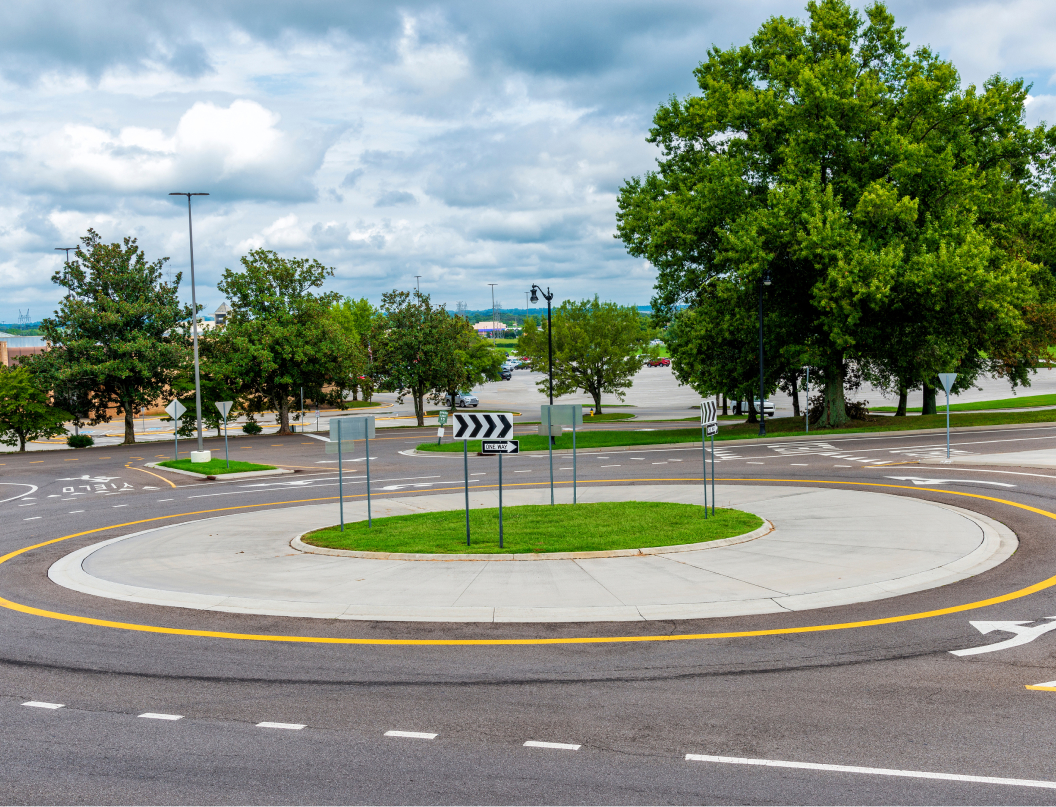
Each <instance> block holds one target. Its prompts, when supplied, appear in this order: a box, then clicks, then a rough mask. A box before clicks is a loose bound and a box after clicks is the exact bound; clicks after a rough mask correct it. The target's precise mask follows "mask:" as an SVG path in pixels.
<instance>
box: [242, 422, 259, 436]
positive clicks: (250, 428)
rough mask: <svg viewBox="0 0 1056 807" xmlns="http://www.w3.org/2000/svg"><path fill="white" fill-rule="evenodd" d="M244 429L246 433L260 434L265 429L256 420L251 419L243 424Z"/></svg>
mask: <svg viewBox="0 0 1056 807" xmlns="http://www.w3.org/2000/svg"><path fill="white" fill-rule="evenodd" d="M242 431H244V432H245V433H246V434H260V433H261V432H262V431H264V429H262V428H261V426H260V424H259V423H257V421H255V420H250V421H248V422H246V423H243V424H242Z"/></svg>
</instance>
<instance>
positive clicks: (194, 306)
mask: <svg viewBox="0 0 1056 807" xmlns="http://www.w3.org/2000/svg"><path fill="white" fill-rule="evenodd" d="M208 195H209V194H208V193H184V192H179V191H178V192H175V193H170V194H169V196H186V197H187V236H188V239H189V240H190V245H191V334H192V338H193V340H194V410H195V416H196V417H197V419H198V450H199V451H203V450H204V449H203V448H202V379H201V373H200V371H199V367H198V301H197V299H196V298H195V295H194V227H193V226H192V225H191V197H192V196H208ZM176 426H177V429H178V428H179V423H177V424H176Z"/></svg>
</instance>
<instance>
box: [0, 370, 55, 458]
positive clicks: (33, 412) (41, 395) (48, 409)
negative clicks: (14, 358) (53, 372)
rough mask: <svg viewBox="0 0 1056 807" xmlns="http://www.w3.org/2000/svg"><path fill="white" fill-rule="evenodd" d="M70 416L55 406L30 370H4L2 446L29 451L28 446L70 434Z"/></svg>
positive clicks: (0, 386) (0, 412)
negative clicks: (68, 425) (47, 438)
mask: <svg viewBox="0 0 1056 807" xmlns="http://www.w3.org/2000/svg"><path fill="white" fill-rule="evenodd" d="M69 419H70V415H69V414H67V413H66V412H65V411H63V410H62V409H59V408H58V407H56V406H53V405H52V403H51V400H50V396H49V394H48V392H47V390H46V389H45V388H44V386H43V384H42V383H41V379H38V378H37V377H36V376H35V375H34V373H33V372H32V371H31V370H30V369H29V367H11V368H7V367H2V366H0V443H4V444H5V445H9V446H14V445H17V446H18V450H19V451H25V450H26V443H27V442H28V441H30V440H39V439H40V438H42V437H55V436H57V435H60V434H65V433H66V427H65V426H64V425H63V424H65V422H66V421H67V420H69Z"/></svg>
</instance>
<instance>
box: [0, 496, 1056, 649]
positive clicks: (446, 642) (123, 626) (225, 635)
mask: <svg viewBox="0 0 1056 807" xmlns="http://www.w3.org/2000/svg"><path fill="white" fill-rule="evenodd" d="M691 481H697V482H699V481H700V479H693V478H686V479H633V480H631V479H604V480H603V479H592V480H586V481H585V482H581V483H580V484H584V483H590V482H691ZM721 481H723V482H783V483H789V484H797V485H802V484H816V485H857V486H859V487H872V488H896V489H899V490H917V491H925V492H928V493H943V494H946V495H951V496H964V497H967V498H970V499H982V500H984V501H988V502H996V503H998V504H1005V505H1008V506H1009V507H1015V508H1018V509H1020V510H1027V511H1028V512H1031V513H1037V514H1038V515H1042V516H1045V517H1046V518H1051V519H1053V520H1056V513H1051V512H1049V511H1048V510H1041V509H1039V508H1037V507H1031V506H1030V505H1027V504H1020V503H1018V502H1012V501H1009V500H1007V499H997V498H995V497H993V496H983V495H981V494H978V493H961V492H958V491H953V490H940V489H936V488H920V487H910V486H909V485H887V484H882V483H878V482H845V481H842V480H840V481H837V480H831V479H722V480H721ZM539 484H546V483H535V484H533V483H519V484H518V487H527V486H533V487H534V486H538V485H539ZM567 484H571V483H570V482H569V483H567ZM474 487H479V488H486V487H488V488H490V487H496V486H495V485H476V486H474ZM511 487H512V486H511ZM436 490H459V491H461V490H462V487H461V486H459V487H457V488H439V489H434V491H433V492H435V491H436ZM336 498H337V497H336V496H327V497H323V498H318V499H300V500H296V501H289V502H270V503H267V504H253V505H237V506H234V507H220V508H216V509H214V510H198V511H195V512H192V513H179V514H175V515H171V516H154V517H153V518H145V519H142V520H140V521H130V522H127V523H125V524H114V525H111V526H109V527H97V528H96V529H93V530H86V531H85V532H77V533H74V534H72V535H65V536H63V537H62V538H52V539H51V540H50V541H44V542H43V543H39V544H33V545H32V546H26V547H22V549H16V550H15V551H14V552H8V553H7V554H6V555H3V556H0V564H4V563H7V562H8V561H9V560H11V559H13V558H16V557H18V556H19V555H21V554H23V553H24V552H29V551H30V550H33V549H40V548H41V547H44V546H50V545H51V544H57V543H59V542H61V541H68V540H69V539H71V538H78V537H80V536H82V535H91V534H93V533H97V532H103V531H105V530H112V529H119V528H121V527H131V526H134V525H136V524H147V523H150V522H151V521H165V520H167V519H171V518H181V517H184V516H194V515H203V514H205V513H217V512H222V511H224V510H243V509H246V508H249V507H276V506H278V505H283V504H304V503H306V502H319V501H330V500H331V499H336ZM345 498H346V499H348V498H361V496H360V495H359V494H357V495H355V496H346V497H345ZM1053 586H1056V576H1053V577H1049V578H1046V579H1045V580H1042V581H1040V582H1038V583H1034V584H1033V585H1031V586H1027V587H1026V588H1021V589H1017V590H1016V591H1010V592H1009V593H1008V594H1001V595H999V596H997V597H990V598H988V599H985V600H977V601H976V602H969V603H965V604H963V605H953V606H950V607H948V608H940V609H938V610H935V611H921V612H919V613H915V614H903V615H902V616H890V617H883V618H880V619H866V620H861V621H859V622H838V623H833V624H828V625H808V626H803V627H798V628H771V629H767V630H746V631H727V632H724V633H682V634H672V635H666V636H601V637H594V636H589V637H587V636H584V637H568V638H551V639H545V638H544V639H354V638H343V637H331V636H282V635H269V634H257V633H232V632H227V631H213V630H192V629H188V628H165V627H160V626H158V625H139V624H136V623H133V622H114V621H112V620H108V619H95V618H94V617H85V616H76V615H74V614H64V613H60V612H58V611H47V610H44V609H42V608H33V607H32V606H29V605H22V604H21V603H17V602H13V601H11V600H8V599H4V598H3V597H0V607H2V608H7V609H9V610H11V611H18V612H19V613H23V614H30V615H32V616H40V617H44V618H46V619H56V620H59V621H62V622H76V623H79V624H81V625H96V626H98V627H102V628H116V629H118V630H129V631H138V632H141V633H160V634H167V635H170V636H199V637H202V638H207V639H240V640H243V641H253V642H297V643H301V644H346V645H413V646H452V645H474V646H482V645H503V646H509V645H560V644H627V643H631V642H686V641H700V640H704V639H740V638H746V637H754V636H786V635H789V634H795V633H823V632H827V631H835V630H850V629H852V628H866V627H874V626H877V625H894V624H898V623H899V622H915V621H918V620H921V619H931V618H934V617H937V616H947V615H949V614H958V613H963V612H965V611H974V610H976V609H978V608H986V607H987V606H990V605H998V604H999V603H1003V602H1011V601H1012V600H1018V599H1021V598H1023V597H1027V596H1029V595H1031V594H1036V593H1037V592H1039V591H1044V590H1045V589H1048V588H1052V587H1053Z"/></svg>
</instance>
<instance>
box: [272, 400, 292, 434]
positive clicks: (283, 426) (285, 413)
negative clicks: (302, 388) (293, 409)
mask: <svg viewBox="0 0 1056 807" xmlns="http://www.w3.org/2000/svg"><path fill="white" fill-rule="evenodd" d="M276 434H277V435H287V434H293V432H291V431H290V402H289V401H288V400H287V398H286V396H285V395H283V396H282V398H281V399H280V400H279V430H278V432H276Z"/></svg>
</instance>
